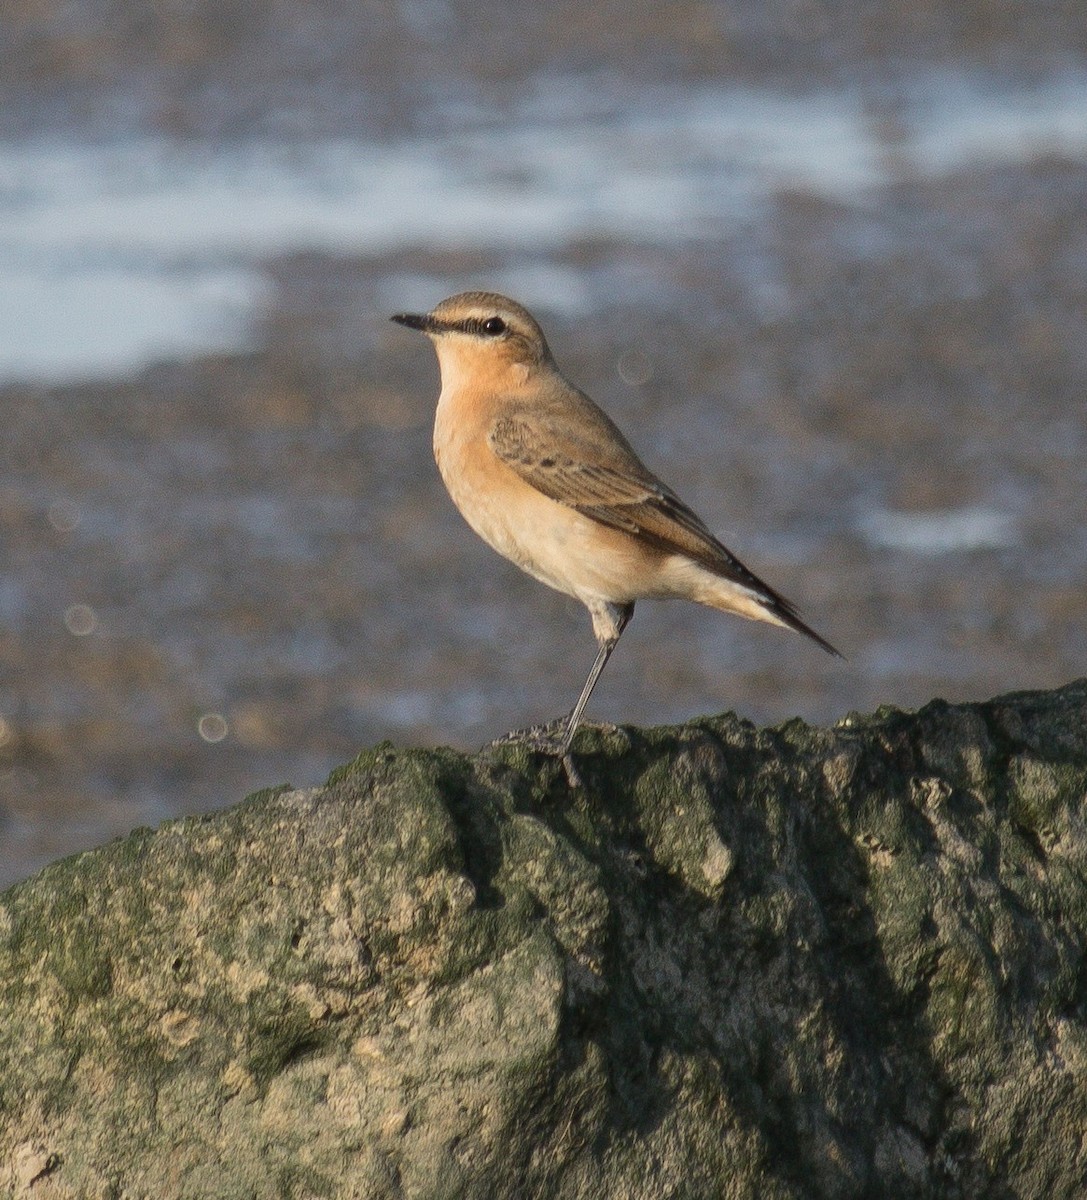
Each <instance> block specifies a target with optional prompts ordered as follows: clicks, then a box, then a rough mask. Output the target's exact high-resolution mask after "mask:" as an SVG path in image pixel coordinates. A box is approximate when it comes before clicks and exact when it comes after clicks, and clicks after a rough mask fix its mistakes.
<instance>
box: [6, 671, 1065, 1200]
mask: <svg viewBox="0 0 1087 1200" xmlns="http://www.w3.org/2000/svg"><path fill="white" fill-rule="evenodd" d="M576 749H577V762H578V766H579V770H580V771H581V774H582V776H583V778H584V783H585V786H584V788H583V789H581V790H578V791H571V790H570V788H569V786H568V784H567V782H566V778H565V775H564V773H563V772H562V770H561V769H560V768H559V767H558V766H557V764H555V763H553V762H551V761H549V760H547V759H545V758H541V757H540V756H538V755H535V754H532V753H530V752H528V751H527V750H525V749H523V748H521V747H519V746H517V745H515V744H514V745H508V746H502V747H495V748H492V749H489V750H487V751H485V752H482V753H481V754H479V755H476V756H468V755H462V754H458V753H454V752H451V751H429V750H428V751H422V750H393V749H391V748H388V747H380V748H378V749H377V750H374V751H371V752H369V753H366V754H363V755H361V756H360V757H359V758H358V759H356V760H355V761H354V762H353V763H351V764H349V765H348V766H346V767H344V768H342V769H341V770H339V771H337V772H336V773H335V774H334V775H333V776H332V778H331V779H330V780H329V782H328V784H327V785H326V786H325V787H323V788H319V789H315V790H311V791H294V790H291V789H280V790H275V791H268V792H264V793H260V794H258V795H256V796H252V797H250V798H249V799H248V800H247V801H245V802H244V803H243V804H241V805H239V806H238V807H236V808H234V809H232V810H230V811H228V812H223V813H218V814H215V815H213V816H209V817H205V818H198V819H190V820H185V821H180V822H174V823H170V824H167V825H164V826H163V827H162V828H160V829H158V830H156V831H154V832H151V831H146V830H142V831H138V832H136V833H133V834H132V835H131V836H129V837H127V838H124V839H122V840H120V841H117V842H114V843H112V844H111V845H108V846H105V847H103V848H101V849H99V850H95V851H92V852H90V853H87V854H83V855H80V856H78V857H75V858H71V859H68V860H66V861H63V862H60V863H56V864H54V865H53V866H51V867H49V868H47V869H46V870H44V871H42V872H41V873H40V874H39V875H37V876H36V877H35V878H33V879H31V880H29V881H27V882H26V883H23V884H20V885H18V886H17V887H15V888H12V889H11V890H9V891H8V892H6V893H4V894H3V895H2V896H0V1030H2V1031H3V1032H2V1035H0V1195H5V1196H32V1197H34V1198H35V1200H53V1198H60V1197H65V1198H68V1197H72V1198H75V1197H78V1198H81V1200H82V1198H84V1197H101V1198H103V1200H105V1198H117V1200H120V1198H122V1197H125V1198H129V1197H132V1198H135V1197H156V1198H162V1197H194V1198H198V1197H199V1198H216V1197H223V1198H232V1200H233V1198H247V1200H248V1198H253V1200H258V1198H259V1200H263V1198H265V1197H268V1198H272V1197H275V1198H277V1200H278V1198H284V1197H290V1198H295V1197H297V1198H299V1200H303V1198H306V1200H309V1198H314V1197H359V1198H366V1200H370V1198H377V1200H380V1198H384V1197H388V1198H390V1200H391V1198H394V1197H428V1198H429V1197H434V1198H438V1197H450V1198H452V1197H480V1198H490V1197H500V1198H501V1197H510V1198H513V1197H516V1198H518V1200H520V1198H523V1197H541V1198H543V1197H592V1198H598V1197H599V1198H600V1200H603V1198H605V1197H616V1196H623V1197H632V1198H642V1197H644V1198H646V1200H650V1198H652V1200H658V1198H660V1197H684V1198H686V1197H718V1196H728V1197H736V1198H745V1197H752V1198H754V1197H758V1198H760V1200H765V1198H783V1200H784V1198H786V1197H788V1198H797V1200H799V1198H801V1197H876V1196H895V1197H909V1196H937V1197H945V1196H946V1197H976V1196H991V1197H1043V1196H1044V1197H1046V1198H1047V1200H1055V1198H1058V1197H1082V1196H1083V1195H1087V1020H1085V1018H1087V953H1085V950H1087V815H1085V814H1087V802H1085V797H1087V683H1084V682H1080V683H1076V684H1072V685H1070V686H1068V687H1066V688H1063V689H1061V690H1058V691H1054V692H1049V693H1032V694H1021V695H1012V696H1005V697H1001V698H998V699H996V700H993V701H991V702H990V703H987V704H974V705H957V706H952V705H948V704H944V703H941V702H934V703H932V704H930V705H928V706H927V707H926V708H924V709H922V710H921V711H920V712H917V713H903V712H897V711H891V710H881V711H880V712H879V713H877V714H875V715H873V716H858V717H853V718H850V719H849V720H848V721H846V722H843V723H841V724H840V725H839V726H837V727H835V728H833V729H816V728H811V727H808V726H806V725H804V724H802V723H800V722H791V723H789V724H787V725H785V726H782V727H781V728H778V729H756V728H755V727H754V726H752V725H750V724H748V723H746V722H744V721H741V720H739V719H737V718H735V717H732V716H728V715H725V716H721V717H715V718H707V719H702V720H698V721H695V722H692V723H690V724H688V725H686V726H682V727H678V728H667V729H655V730H635V729H624V730H593V729H589V730H586V731H584V732H583V733H582V734H581V735H580V736H579V739H578V742H577V747H576Z"/></svg>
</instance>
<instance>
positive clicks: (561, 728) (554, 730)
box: [491, 717, 567, 755]
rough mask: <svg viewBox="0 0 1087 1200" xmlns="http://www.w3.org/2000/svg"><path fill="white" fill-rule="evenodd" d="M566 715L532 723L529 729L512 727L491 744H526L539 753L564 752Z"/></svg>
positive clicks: (556, 753) (555, 753)
mask: <svg viewBox="0 0 1087 1200" xmlns="http://www.w3.org/2000/svg"><path fill="white" fill-rule="evenodd" d="M566 725H567V718H566V717H556V718H555V720H554V721H548V722H547V724H546V725H533V726H531V727H530V728H529V729H514V730H511V732H509V733H504V734H502V736H501V737H497V738H495V739H494V741H493V742H491V745H492V746H510V745H513V744H515V743H516V744H517V745H521V746H528V748H529V749H530V750H538V751H539V752H540V753H541V754H554V755H558V754H561V753H565V750H564V747H565V743H566Z"/></svg>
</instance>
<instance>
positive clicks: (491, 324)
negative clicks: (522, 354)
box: [483, 317, 506, 337]
mask: <svg viewBox="0 0 1087 1200" xmlns="http://www.w3.org/2000/svg"><path fill="white" fill-rule="evenodd" d="M483 332H484V333H486V334H488V335H489V336H490V337H498V335H499V334H500V333H505V332H506V322H505V321H503V320H502V318H501V317H488V318H487V320H486V321H484V322H483Z"/></svg>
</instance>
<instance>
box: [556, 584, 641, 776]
mask: <svg viewBox="0 0 1087 1200" xmlns="http://www.w3.org/2000/svg"><path fill="white" fill-rule="evenodd" d="M613 613H614V617H615V633H614V634H612V636H611V637H607V638H604V639H603V640H602V641H601V643H600V649H599V650H598V651H597V655H596V661H595V662H594V663H593V665H592V669H591V670H590V671H589V677H588V679H586V680H585V686H584V687H583V688H582V689H581V695H580V696H579V697H578V699H577V703H576V704H575V705H574V711H573V712H572V713H571V714H570V717H569V719H568V720H567V722H566V732H565V734H564V735H563V739H562V743H561V745H560V746H559V754H560V756H561V757H562V758H563V759H565V758H566V756H567V755H568V754H569V753H570V745H571V743H572V742H573V740H574V734H575V733H577V727H578V726H579V725H580V724H581V714H582V713H583V712H584V711H585V705H586V704H588V703H589V697H590V696H591V695H592V694H593V688H594V687H596V681H597V680H598V679H599V678H600V673H601V671H603V670H604V667H605V665H606V664H607V661H608V659H609V658H611V652H612V651H613V650H614V649H615V647H616V646H617V645H618V644H619V639H620V637H622V634H623V630H624V629H626V627H627V625H628V624H629V622H630V618H631V617H632V616H633V615H634V605H633V604H624V605H623V606H622V607H621V608H620V607H619V606H618V605H616V606H615V610H613Z"/></svg>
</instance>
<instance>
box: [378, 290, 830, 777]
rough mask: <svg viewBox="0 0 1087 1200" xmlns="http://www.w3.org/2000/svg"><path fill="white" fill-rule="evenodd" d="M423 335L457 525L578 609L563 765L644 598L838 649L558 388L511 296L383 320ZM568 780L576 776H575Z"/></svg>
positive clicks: (480, 297) (583, 404)
mask: <svg viewBox="0 0 1087 1200" xmlns="http://www.w3.org/2000/svg"><path fill="white" fill-rule="evenodd" d="M392 319H393V320H394V321H398V322H399V323H400V324H401V325H407V326H408V327H409V328H411V329H420V330H422V331H423V333H425V334H427V336H428V337H429V338H430V339H431V341H432V342H433V343H434V348H435V350H436V351H437V353H438V362H439V365H440V367H441V375H442V388H441V394H440V395H439V397H438V409H437V413H436V416H435V420H434V457H435V459H437V462H438V470H439V471H440V472H441V476H442V479H443V480H444V482H445V486H446V487H447V488H448V489H449V494H450V496H452V498H453V503H454V504H455V505H456V506H457V508H459V509H460V511H461V513H462V514H463V516H464V518H465V520H466V521H467V522H468V524H469V525H470V526H471V527H472V528H473V529H474V530H475V532H476V533H478V534H479V536H480V537H481V538H482V539H483V540H484V541H485V542H487V543H488V544H489V545H490V546H492V547H493V548H494V549H495V550H497V551H498V553H499V554H502V555H504V556H505V557H506V558H508V559H510V560H511V561H512V562H515V563H516V564H517V565H518V566H519V567H520V568H521V569H522V570H523V571H527V572H528V574H529V575H532V576H534V577H535V578H536V579H539V580H540V581H541V582H542V583H546V584H547V585H548V586H549V587H553V588H555V589H557V590H558V591H560V592H565V593H566V594H567V595H568V596H574V597H575V598H576V599H578V600H580V601H581V603H582V604H584V605H585V607H586V608H587V609H588V610H589V615H590V616H591V617H592V621H593V632H594V633H595V634H596V640H597V643H598V645H599V652H598V653H597V656H596V661H595V662H594V663H593V665H592V669H591V670H590V671H589V677H588V678H587V679H586V680H585V686H584V687H583V688H582V689H581V695H580V696H579V697H578V701H577V704H575V705H574V709H573V711H572V712H571V713H570V716H569V718H567V720H566V723H565V729H564V731H563V732H562V734H561V735H560V736H559V737H558V738H557V739H556V740H555V741H554V743H553V744H552V745H551V746H550V748H551V749H553V750H554V751H555V752H557V753H558V754H559V755H561V757H562V758H563V760H564V762H565V763H566V766H567V770H568V772H571V774H572V767H571V765H570V762H569V759H568V757H567V756H568V752H569V749H570V744H571V742H572V741H573V737H574V733H575V731H576V730H577V727H578V723H579V722H580V720H581V714H582V712H583V711H584V709H585V705H586V703H587V702H588V699H589V696H590V694H591V693H592V690H593V688H594V687H595V685H596V681H597V680H598V679H599V678H600V672H601V671H603V669H604V665H605V663H606V662H607V661H608V658H609V656H610V655H611V652H612V651H613V650H614V649H615V646H616V643H617V642H618V641H619V636H620V634H621V633H622V632H623V630H624V629H625V628H626V625H627V622H628V621H629V620H630V618H631V616H632V615H633V613H634V603H635V601H637V600H640V599H642V597H660V598H668V597H676V598H679V599H683V600H694V601H697V602H698V603H699V604H707V605H709V606H710V607H711V608H717V609H720V610H721V611H722V612H730V613H736V614H738V615H739V616H741V617H748V618H750V619H752V620H755V621H769V622H770V623H771V624H772V625H781V626H784V627H785V628H787V629H795V630H797V631H798V632H799V633H803V634H806V635H807V636H808V637H809V638H811V639H812V641H814V642H816V643H817V644H818V645H820V646H822V648H823V649H824V650H826V651H828V652H829V653H831V654H838V651H837V650H835V649H834V647H833V646H832V645H831V644H830V643H829V642H828V641H826V640H825V639H824V638H821V637H820V636H819V634H817V633H816V632H815V631H814V630H813V629H810V628H809V627H808V626H807V625H805V623H804V622H803V621H802V620H801V619H800V616H799V614H798V613H797V611H796V609H795V608H794V607H793V605H792V604H790V603H789V601H788V600H786V599H785V598H784V597H782V596H780V595H778V593H777V592H775V591H774V590H773V589H772V588H770V587H768V586H767V585H766V584H765V583H763V582H762V580H761V579H759V578H758V577H757V576H756V575H754V574H753V573H752V572H751V571H749V570H748V569H747V568H746V567H745V566H744V565H743V563H742V562H740V561H739V559H737V558H736V557H735V556H734V555H733V554H732V553H731V552H730V551H728V550H726V549H725V547H724V546H723V545H722V544H721V543H720V542H719V541H718V540H717V539H716V538H715V537H714V536H713V534H712V533H711V532H710V531H709V529H708V528H707V527H706V525H705V524H704V523H703V522H702V521H701V520H700V519H699V518H698V517H697V516H696V515H695V513H694V512H693V511H692V510H691V509H690V508H688V507H687V505H686V504H684V503H683V501H682V500H680V498H679V497H678V496H677V495H676V494H675V492H673V491H672V489H671V488H669V487H667V486H666V485H665V484H663V483H661V481H660V480H659V479H658V478H657V477H656V476H655V475H654V474H653V473H652V471H650V470H649V469H648V468H647V467H646V466H645V465H644V464H643V463H642V461H641V459H640V458H638V456H637V455H636V454H635V453H634V451H633V450H632V449H631V447H630V444H629V443H628V442H627V440H626V438H624V437H623V435H622V434H621V433H620V432H619V430H618V429H617V428H616V426H615V424H614V423H613V422H612V421H611V419H610V418H609V417H608V416H607V415H606V414H605V413H604V412H602V411H601V410H600V409H599V408H598V407H597V406H596V405H595V404H594V403H593V402H592V401H591V400H590V399H589V397H588V396H586V395H585V394H584V393H583V392H580V391H578V389H577V388H575V387H574V386H573V385H572V384H570V383H568V382H567V381H566V380H565V379H564V378H563V376H562V374H561V373H560V372H559V369H558V367H557V366H556V365H555V360H554V359H553V358H552V357H551V350H550V349H549V347H548V345H547V340H546V339H545V338H544V335H543V331H542V330H541V329H540V326H539V325H538V324H537V323H536V321H535V320H534V318H533V317H532V315H531V314H530V313H529V312H527V311H526V310H525V309H524V308H522V307H521V305H519V304H515V303H514V302H513V301H512V300H508V299H507V298H506V297H505V296H499V295H496V294H494V293H491V292H462V293H461V294H460V295H457V296H450V297H449V299H447V300H443V301H442V302H441V304H439V305H438V306H437V308H435V309H434V310H433V312H429V313H425V314H418V313H398V314H397V315H396V316H394V317H393V318H392ZM572 777H573V774H572Z"/></svg>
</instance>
